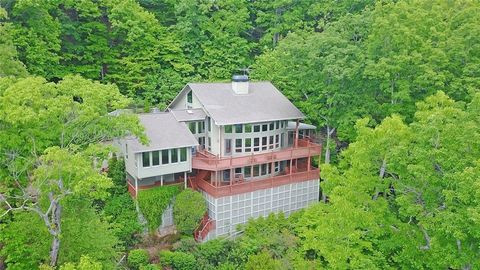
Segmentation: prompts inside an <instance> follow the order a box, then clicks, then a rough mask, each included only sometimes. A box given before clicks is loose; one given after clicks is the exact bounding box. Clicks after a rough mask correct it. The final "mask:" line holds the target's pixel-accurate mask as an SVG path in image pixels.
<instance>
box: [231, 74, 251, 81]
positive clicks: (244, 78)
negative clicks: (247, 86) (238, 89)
mask: <svg viewBox="0 0 480 270" xmlns="http://www.w3.org/2000/svg"><path fill="white" fill-rule="evenodd" d="M232 81H234V82H248V76H247V75H233V76H232Z"/></svg>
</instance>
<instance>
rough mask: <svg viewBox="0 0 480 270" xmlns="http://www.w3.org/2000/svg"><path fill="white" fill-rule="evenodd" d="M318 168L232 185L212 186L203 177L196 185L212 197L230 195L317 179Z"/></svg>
mask: <svg viewBox="0 0 480 270" xmlns="http://www.w3.org/2000/svg"><path fill="white" fill-rule="evenodd" d="M319 177H320V170H319V169H317V168H311V170H306V171H301V172H295V173H291V174H286V175H278V176H273V177H269V178H265V179H259V180H251V181H243V182H240V183H236V184H233V185H226V186H218V187H217V186H214V185H212V184H210V183H209V182H207V181H205V180H203V179H197V182H196V183H197V186H198V187H199V188H200V189H202V190H204V191H205V192H207V193H208V194H210V195H211V196H213V197H222V196H230V195H235V194H240V193H245V192H251V191H255V190H259V189H266V188H272V187H276V186H281V185H286V184H291V183H297V182H303V181H308V180H315V179H319Z"/></svg>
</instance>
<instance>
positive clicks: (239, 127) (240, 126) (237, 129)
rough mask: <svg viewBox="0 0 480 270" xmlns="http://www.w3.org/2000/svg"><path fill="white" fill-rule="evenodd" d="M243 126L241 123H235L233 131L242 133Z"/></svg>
mask: <svg viewBox="0 0 480 270" xmlns="http://www.w3.org/2000/svg"><path fill="white" fill-rule="evenodd" d="M242 129H243V126H242V124H236V125H235V133H242Z"/></svg>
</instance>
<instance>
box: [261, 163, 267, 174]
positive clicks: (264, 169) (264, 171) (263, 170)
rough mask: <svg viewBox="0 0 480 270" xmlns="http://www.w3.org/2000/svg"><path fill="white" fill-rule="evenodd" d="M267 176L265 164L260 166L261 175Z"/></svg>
mask: <svg viewBox="0 0 480 270" xmlns="http://www.w3.org/2000/svg"><path fill="white" fill-rule="evenodd" d="M266 174H267V164H262V175H266Z"/></svg>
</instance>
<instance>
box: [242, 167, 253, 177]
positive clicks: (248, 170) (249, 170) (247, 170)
mask: <svg viewBox="0 0 480 270" xmlns="http://www.w3.org/2000/svg"><path fill="white" fill-rule="evenodd" d="M243 171H244V176H245V177H252V167H245V168H243Z"/></svg>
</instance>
